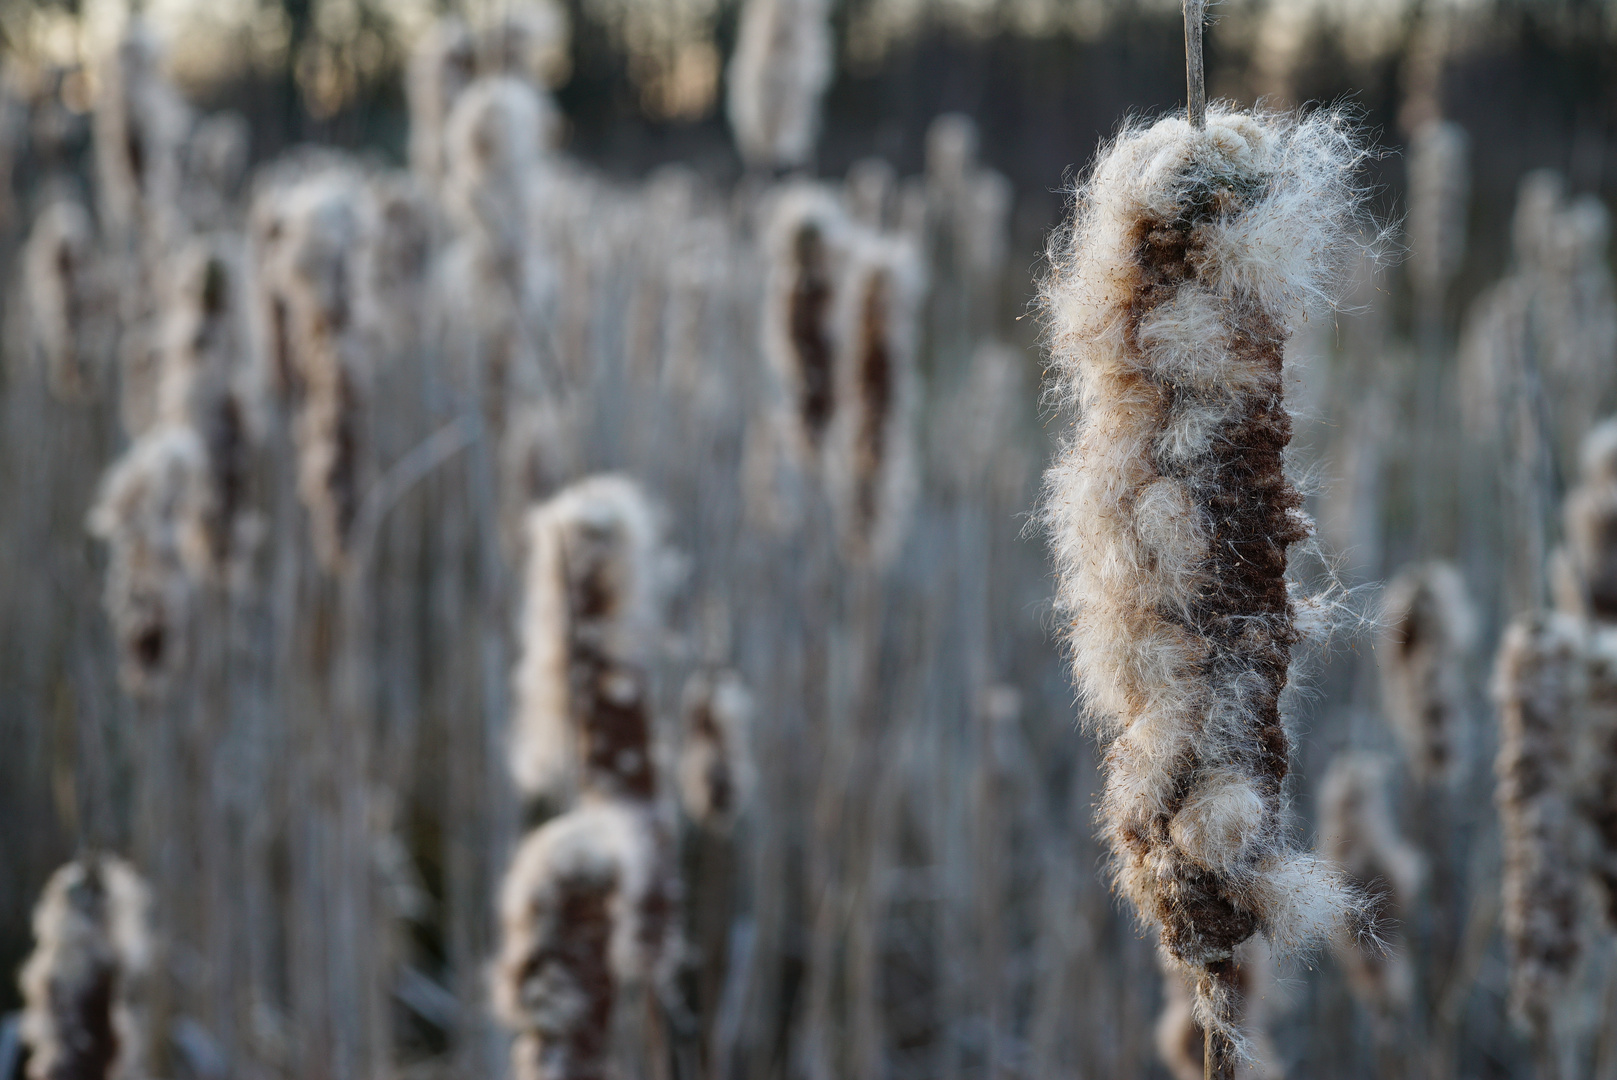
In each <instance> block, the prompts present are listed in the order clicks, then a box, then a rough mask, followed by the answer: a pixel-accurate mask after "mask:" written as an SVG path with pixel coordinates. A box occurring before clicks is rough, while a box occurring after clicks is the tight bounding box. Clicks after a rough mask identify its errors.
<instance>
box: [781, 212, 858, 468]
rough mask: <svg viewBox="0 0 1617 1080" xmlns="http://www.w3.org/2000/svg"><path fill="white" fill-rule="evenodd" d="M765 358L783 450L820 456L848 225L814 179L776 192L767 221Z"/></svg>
mask: <svg viewBox="0 0 1617 1080" xmlns="http://www.w3.org/2000/svg"><path fill="white" fill-rule="evenodd" d="M764 232H765V236H764V246H765V258H766V259H767V260H768V270H767V272H766V277H765V282H764V289H765V298H764V311H763V334H764V349H763V351H764V356H765V357H766V359H767V360H768V362H769V366H770V368H771V370H772V371H773V372H774V374H775V377H776V380H777V382H778V384H779V386H780V391H781V398H782V401H781V402H780V404H779V409H780V416H781V420H782V422H783V423H784V424H785V425H786V427H787V431H788V433H789V434H788V437H787V439H786V444H787V447H788V449H789V450H790V451H791V452H792V453H793V454H794V455H795V456H796V458H797V459H798V461H799V463H800V464H803V465H805V466H810V465H812V464H814V463H816V462H817V461H818V458H819V455H820V451H821V449H822V447H823V445H824V442H825V438H826V433H827V431H828V430H829V429H830V427H831V423H832V420H833V417H834V411H835V408H836V404H837V388H836V368H837V354H838V350H839V345H840V343H839V341H838V331H839V329H841V327H839V325H838V321H837V315H838V313H839V307H840V306H841V305H839V303H838V299H839V298H838V294H837V286H838V284H839V282H841V281H844V280H847V279H846V278H845V277H844V275H843V272H842V268H843V264H844V262H845V260H846V250H847V245H848V242H849V224H848V221H847V218H846V215H845V214H844V212H843V210H842V207H841V205H840V203H839V202H838V201H837V199H836V197H835V196H834V195H832V194H831V192H829V191H827V190H826V189H825V188H823V187H820V186H819V185H815V184H807V183H802V184H793V185H791V186H789V187H787V188H786V189H784V190H783V191H781V192H780V193H779V194H778V195H777V196H776V199H775V201H774V204H773V205H772V207H771V208H770V210H769V212H768V219H767V222H766V225H765V229H764Z"/></svg>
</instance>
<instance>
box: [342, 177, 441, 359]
mask: <svg viewBox="0 0 1617 1080" xmlns="http://www.w3.org/2000/svg"><path fill="white" fill-rule="evenodd" d="M368 179H369V182H368V185H367V187H368V198H367V200H366V203H367V205H368V207H369V209H370V221H368V222H367V223H366V226H365V236H366V243H365V245H364V248H363V251H362V253H361V258H360V264H361V265H360V266H359V268H358V274H359V277H360V280H361V282H362V287H361V288H360V289H359V296H360V299H361V300H362V301H363V303H364V304H365V305H366V306H367V307H368V308H369V309H370V310H368V311H367V312H366V313H365V315H364V316H363V317H362V320H361V321H362V322H364V323H365V325H366V326H370V327H374V328H375V329H376V331H377V333H378V334H380V335H381V337H382V340H383V341H384V342H385V344H386V345H387V347H388V349H389V350H390V351H391V352H393V353H395V354H397V353H399V352H402V351H404V350H407V349H409V348H410V347H411V346H412V345H413V344H415V343H416V342H418V341H420V340H421V338H422V336H423V329H424V327H425V325H426V320H425V319H424V315H423V313H424V312H425V311H426V310H428V309H430V306H431V305H430V304H428V302H427V299H428V297H427V286H428V284H429V283H430V282H431V280H432V269H433V245H434V241H435V240H436V236H435V231H434V219H433V208H432V204H431V202H430V201H429V200H428V198H427V195H426V192H424V191H423V190H422V189H421V188H420V187H419V186H418V185H417V184H416V182H415V179H414V178H413V177H411V176H410V175H409V174H407V173H400V172H390V173H380V174H376V175H373V176H371V177H369V178H368Z"/></svg>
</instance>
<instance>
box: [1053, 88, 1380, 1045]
mask: <svg viewBox="0 0 1617 1080" xmlns="http://www.w3.org/2000/svg"><path fill="white" fill-rule="evenodd" d="M1361 158H1362V152H1361V151H1360V149H1359V147H1358V144H1357V142H1356V141H1355V138H1354V136H1353V134H1352V133H1351V131H1349V130H1348V129H1347V127H1346V126H1345V124H1344V122H1343V121H1342V119H1341V118H1340V117H1339V116H1336V115H1334V114H1332V113H1329V112H1320V113H1315V114H1312V115H1310V116H1307V117H1304V118H1300V119H1297V118H1292V117H1288V116H1282V115H1274V114H1263V113H1258V114H1249V113H1240V112H1234V111H1230V110H1226V109H1221V108H1220V109H1212V110H1209V113H1208V115H1207V118H1206V125H1205V127H1195V126H1193V125H1192V124H1191V123H1189V122H1188V121H1187V120H1184V119H1180V118H1170V119H1165V120H1161V121H1158V122H1157V123H1156V124H1154V125H1151V126H1149V127H1138V126H1137V127H1129V128H1126V129H1125V130H1124V131H1123V133H1122V134H1121V135H1119V136H1118V137H1117V138H1116V139H1115V140H1114V141H1113V142H1112V143H1111V144H1110V145H1109V146H1107V147H1106V148H1105V149H1104V150H1103V151H1102V152H1101V154H1100V156H1099V158H1098V159H1097V161H1096V162H1095V164H1094V165H1093V167H1092V169H1091V172H1090V175H1089V178H1088V180H1087V181H1086V182H1085V183H1084V184H1083V185H1082V186H1081V188H1080V189H1079V191H1078V193H1077V195H1076V200H1075V205H1074V210H1073V219H1072V223H1071V226H1070V228H1069V229H1068V230H1067V231H1065V232H1064V233H1062V234H1061V235H1060V236H1059V237H1058V239H1057V241H1056V243H1055V244H1054V246H1053V250H1052V252H1051V256H1050V258H1051V263H1052V265H1051V270H1050V274H1049V277H1048V279H1047V281H1046V283H1045V286H1044V292H1043V303H1044V314H1045V319H1046V322H1047V324H1048V330H1049V334H1050V339H1051V345H1052V351H1053V360H1054V367H1055V378H1056V379H1057V394H1058V396H1059V398H1060V399H1061V400H1062V401H1063V402H1065V403H1068V404H1070V405H1073V406H1076V407H1077V413H1078V416H1077V421H1076V425H1075V426H1074V428H1073V429H1072V431H1071V432H1070V434H1069V435H1068V436H1067V438H1066V440H1065V443H1064V446H1063V448H1062V450H1061V453H1060V455H1059V457H1058V459H1057V461H1056V463H1055V465H1054V466H1053V467H1052V468H1051V470H1050V471H1049V474H1048V478H1047V492H1046V497H1045V511H1044V513H1045V520H1046V523H1047V527H1048V529H1049V531H1050V534H1051V543H1052V546H1053V549H1054V553H1055V560H1056V566H1057V570H1058V573H1059V578H1060V585H1059V593H1058V601H1057V602H1058V609H1059V611H1060V614H1061V617H1062V620H1063V622H1064V627H1063V636H1064V638H1065V640H1066V643H1067V646H1068V648H1069V650H1070V653H1071V659H1072V668H1073V672H1074V675H1075V678H1076V680H1077V682H1078V686H1079V689H1080V693H1081V695H1082V699H1083V701H1084V703H1085V705H1086V706H1087V708H1088V711H1089V712H1090V714H1091V715H1092V716H1093V718H1094V722H1095V723H1096V724H1097V725H1098V726H1099V728H1100V730H1101V732H1102V733H1103V736H1104V738H1105V740H1106V756H1105V763H1104V768H1105V773H1106V789H1105V794H1104V796H1103V798H1102V802H1101V810H1100V813H1101V816H1102V819H1103V824H1104V831H1105V835H1106V838H1107V840H1108V842H1109V843H1110V845H1111V847H1112V850H1113V853H1114V855H1115V859H1116V862H1115V868H1116V875H1117V881H1118V884H1119V886H1120V888H1121V890H1122V891H1123V893H1124V894H1125V895H1126V896H1127V897H1128V898H1129V899H1130V901H1131V902H1132V903H1133V904H1134V906H1135V908H1136V909H1137V911H1138V912H1139V914H1140V916H1141V918H1142V919H1143V920H1145V921H1146V922H1147V923H1149V924H1151V925H1154V926H1155V927H1156V928H1158V930H1159V931H1160V936H1161V945H1162V948H1163V950H1164V952H1165V954H1166V956H1168V957H1169V958H1170V959H1171V960H1172V962H1173V963H1174V964H1175V965H1176V966H1177V967H1178V968H1179V969H1180V970H1182V971H1183V972H1185V973H1186V974H1187V977H1189V978H1191V979H1193V980H1194V982H1195V988H1196V1010H1195V1012H1196V1018H1197V1020H1198V1021H1199V1022H1200V1023H1201V1024H1202V1025H1203V1027H1204V1028H1205V1029H1209V1030H1210V1032H1211V1034H1212V1035H1213V1036H1214V1037H1213V1038H1210V1039H1209V1048H1210V1049H1211V1050H1212V1051H1213V1052H1214V1053H1215V1054H1216V1055H1218V1056H1219V1058H1221V1059H1223V1060H1222V1061H1221V1062H1219V1063H1216V1064H1218V1068H1220V1069H1222V1068H1226V1067H1227V1066H1228V1059H1229V1058H1231V1057H1233V1056H1235V1055H1236V1054H1237V1053H1238V1048H1239V1047H1240V1046H1242V1045H1244V1043H1243V1040H1242V1038H1241V1036H1240V1033H1239V1030H1238V1011H1237V1008H1236V997H1237V991H1236V990H1235V978H1236V970H1237V968H1238V964H1237V961H1236V959H1235V956H1236V949H1237V948H1238V947H1240V946H1241V945H1243V944H1244V943H1245V942H1247V941H1248V940H1250V939H1251V938H1253V937H1254V936H1255V935H1257V934H1260V933H1261V934H1263V935H1264V936H1265V937H1267V938H1268V940H1269V941H1270V942H1271V943H1272V944H1273V945H1274V946H1275V947H1277V948H1280V949H1282V950H1286V949H1291V948H1295V947H1297V946H1299V945H1302V944H1304V943H1307V942H1311V941H1315V940H1318V939H1320V938H1323V937H1325V936H1327V935H1329V934H1330V933H1332V932H1333V931H1335V930H1337V929H1338V928H1341V927H1344V926H1346V927H1348V928H1350V929H1356V928H1357V924H1358V923H1359V922H1360V920H1361V918H1362V903H1361V900H1360V898H1359V896H1358V895H1357V894H1356V893H1355V892H1354V891H1353V890H1352V889H1351V888H1350V887H1348V885H1347V884H1346V882H1345V881H1343V880H1342V878H1341V877H1340V875H1339V873H1338V872H1337V871H1335V870H1333V869H1331V868H1330V867H1329V865H1328V864H1327V863H1325V862H1322V861H1321V860H1319V859H1318V858H1317V857H1315V856H1314V855H1311V854H1308V853H1305V852H1302V851H1299V850H1297V849H1296V848H1295V847H1294V846H1293V844H1292V842H1291V840H1290V839H1289V835H1288V831H1289V829H1288V821H1287V814H1286V799H1285V790H1284V789H1285V781H1286V776H1287V773H1288V771H1289V762H1288V758H1289V754H1290V748H1291V737H1290V735H1289V734H1288V733H1287V731H1286V727H1285V724H1284V722H1283V719H1282V716H1281V693H1282V691H1283V690H1284V689H1285V686H1286V681H1287V676H1288V668H1289V665H1290V659H1291V653H1292V649H1293V648H1294V647H1295V646H1296V645H1297V644H1298V643H1299V642H1301V641H1302V640H1303V639H1304V638H1305V636H1306V635H1307V634H1308V632H1309V631H1310V630H1311V629H1314V628H1316V627H1317V626H1318V625H1319V624H1320V622H1321V621H1322V620H1324V619H1325V617H1326V616H1327V615H1328V612H1327V611H1326V610H1325V609H1324V608H1323V607H1322V606H1321V605H1319V604H1317V603H1315V602H1313V601H1311V600H1309V599H1306V598H1304V597H1302V596H1300V595H1299V594H1298V593H1297V592H1296V591H1295V589H1294V588H1293V586H1292V585H1291V584H1290V583H1289V582H1288V581H1287V579H1286V576H1285V575H1286V564H1287V549H1288V548H1289V547H1290V546H1291V545H1292V544H1293V543H1296V542H1297V541H1300V540H1303V539H1305V538H1306V537H1307V536H1308V535H1309V533H1310V531H1311V528H1312V526H1311V523H1310V521H1309V519H1308V518H1307V516H1306V515H1305V514H1304V513H1303V510H1302V496H1301V495H1300V494H1299V493H1298V491H1297V489H1296V488H1295V487H1293V486H1292V484H1291V482H1290V481H1289V480H1288V479H1287V477H1286V475H1285V473H1284V471H1283V465H1282V457H1283V454H1284V451H1285V448H1286V445H1287V443H1288V442H1289V440H1290V434H1291V420H1290V417H1289V415H1288V414H1287V412H1286V409H1285V406H1284V404H1283V402H1282V359H1283V352H1284V346H1285V342H1286V338H1287V336H1288V335H1289V332H1290V327H1291V323H1292V320H1293V319H1295V318H1298V317H1299V316H1300V314H1301V313H1302V312H1303V311H1304V310H1306V309H1307V308H1308V307H1310V306H1318V305H1319V304H1321V303H1322V302H1326V301H1329V300H1330V298H1331V297H1332V295H1333V294H1334V292H1335V290H1336V289H1337V287H1338V285H1339V282H1340V279H1341V277H1342V276H1343V272H1344V271H1345V270H1346V269H1347V267H1348V265H1349V259H1350V257H1351V255H1352V254H1353V244H1352V236H1353V232H1352V229H1353V226H1354V222H1355V220H1356V218H1357V215H1358V210H1359V203H1360V198H1361V196H1360V192H1359V189H1358V188H1357V187H1356V186H1355V181H1354V175H1355V170H1356V169H1357V167H1358V165H1359V163H1360V161H1361Z"/></svg>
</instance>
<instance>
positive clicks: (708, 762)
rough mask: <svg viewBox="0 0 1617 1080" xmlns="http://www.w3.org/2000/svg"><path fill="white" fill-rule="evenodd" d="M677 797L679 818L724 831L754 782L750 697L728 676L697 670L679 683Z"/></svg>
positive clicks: (737, 678) (732, 674)
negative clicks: (683, 816)
mask: <svg viewBox="0 0 1617 1080" xmlns="http://www.w3.org/2000/svg"><path fill="white" fill-rule="evenodd" d="M680 710H681V713H682V714H683V719H684V740H683V746H682V747H681V750H680V759H679V793H680V798H681V800H682V802H683V803H684V806H685V813H686V814H688V815H689V816H690V818H691V820H692V821H695V822H697V823H698V824H700V825H702V826H704V827H706V828H716V829H721V830H723V829H728V828H729V827H730V826H731V825H733V824H734V822H735V820H736V817H737V816H738V815H739V814H740V813H741V812H742V810H743V809H744V808H745V807H746V804H747V801H748V799H749V797H750V796H751V793H752V787H753V784H754V782H755V781H756V775H755V772H756V770H755V769H754V767H753V761H752V739H751V731H750V729H751V727H752V716H753V702H752V695H751V694H750V693H749V692H748V691H747V687H746V684H745V683H743V682H742V681H741V677H740V676H739V675H737V674H736V673H735V672H733V671H713V670H705V669H704V670H701V671H698V672H696V673H695V674H693V675H692V676H691V677H690V680H689V681H688V682H686V684H685V693H684V697H683V700H682V702H681V705H680Z"/></svg>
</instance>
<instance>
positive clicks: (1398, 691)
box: [1376, 562, 1476, 787]
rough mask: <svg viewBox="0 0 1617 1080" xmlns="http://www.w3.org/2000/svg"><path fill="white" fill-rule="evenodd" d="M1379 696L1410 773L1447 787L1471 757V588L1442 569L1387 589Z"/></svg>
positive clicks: (1432, 567) (1406, 574)
mask: <svg viewBox="0 0 1617 1080" xmlns="http://www.w3.org/2000/svg"><path fill="white" fill-rule="evenodd" d="M1381 622H1382V626H1383V630H1382V634H1381V639H1382V640H1381V648H1380V649H1378V650H1377V652H1376V656H1377V659H1378V660H1379V661H1380V665H1381V693H1382V701H1383V703H1384V705H1385V707H1386V710H1387V715H1388V718H1389V719H1390V720H1391V722H1392V729H1393V732H1394V734H1396V735H1397V736H1398V741H1399V743H1400V744H1401V745H1402V746H1403V749H1404V755H1405V760H1406V761H1407V762H1408V763H1409V767H1410V771H1411V772H1412V773H1413V774H1414V775H1415V777H1416V778H1417V779H1418V780H1420V781H1421V782H1422V783H1423V784H1428V785H1432V786H1435V787H1445V786H1448V785H1450V784H1452V783H1454V782H1455V781H1456V780H1458V779H1459V778H1460V777H1462V776H1463V775H1464V771H1465V763H1466V760H1467V756H1468V755H1469V753H1470V741H1471V739H1470V736H1471V731H1470V724H1469V721H1470V718H1469V716H1468V715H1467V708H1466V670H1465V665H1466V658H1467V655H1468V654H1469V651H1470V649H1471V646H1472V644H1473V642H1474V641H1475V639H1476V616H1475V614H1474V613H1473V611H1472V607H1471V602H1470V599H1469V598H1468V597H1467V595H1466V589H1465V580H1464V579H1463V578H1461V577H1460V573H1459V571H1458V570H1456V569H1455V568H1454V567H1453V566H1451V565H1449V564H1448V563H1443V562H1432V563H1425V564H1422V565H1419V566H1414V567H1410V568H1408V569H1406V570H1404V571H1402V572H1401V573H1399V575H1398V576H1397V577H1395V578H1394V579H1393V580H1392V582H1391V584H1389V585H1388V586H1387V592H1386V596H1385V600H1384V603H1383V606H1382V620H1381Z"/></svg>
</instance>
